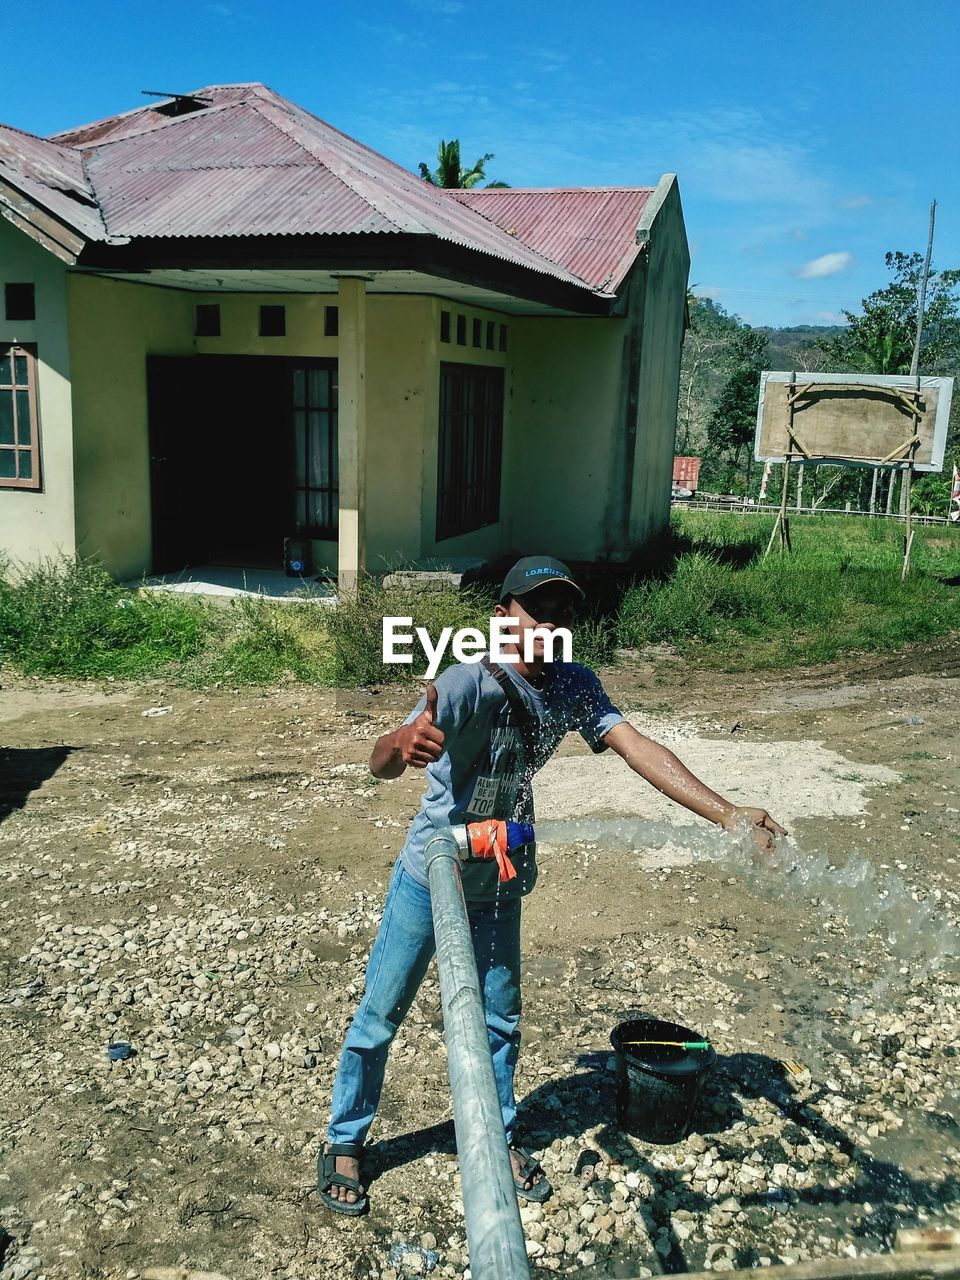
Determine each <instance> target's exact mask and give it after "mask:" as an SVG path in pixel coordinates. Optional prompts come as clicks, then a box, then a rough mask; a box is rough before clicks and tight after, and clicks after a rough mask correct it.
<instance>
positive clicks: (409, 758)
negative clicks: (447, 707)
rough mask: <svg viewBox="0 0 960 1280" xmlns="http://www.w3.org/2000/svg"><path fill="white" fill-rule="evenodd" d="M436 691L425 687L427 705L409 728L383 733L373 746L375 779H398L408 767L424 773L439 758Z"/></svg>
mask: <svg viewBox="0 0 960 1280" xmlns="http://www.w3.org/2000/svg"><path fill="white" fill-rule="evenodd" d="M436 720H437V687H436V685H434V684H430V685H428V686H427V705H426V706H425V707H424V709H423V710H422V711H421V712H420V714H419V715H418V716H417V718H416V720H413V721H411V722H410V724H402V725H401V726H400V728H399V729H394V730H393V732H392V733H385V734H383V736H382V737H379V738H378V739H377V740H376V742H375V743H374V745H373V751H372V752H371V753H370V772H371V773H372V774H373V776H374V777H375V778H399V777H400V775H401V773H403V771H404V769H406V767H407V765H408V764H412V765H413V767H414V768H415V769H425V768H426V767H427V765H428V764H430V763H431V762H432V761H434V760H439V759H440V757H441V756H442V755H443V744H444V740H445V735H444V733H443V730H442V729H438V728H437V725H436Z"/></svg>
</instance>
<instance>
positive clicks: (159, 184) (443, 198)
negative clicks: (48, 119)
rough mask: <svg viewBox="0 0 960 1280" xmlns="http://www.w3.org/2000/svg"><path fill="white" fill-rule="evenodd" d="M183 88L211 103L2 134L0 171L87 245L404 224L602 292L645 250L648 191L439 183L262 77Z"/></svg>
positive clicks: (370, 229) (391, 229) (611, 289)
mask: <svg viewBox="0 0 960 1280" xmlns="http://www.w3.org/2000/svg"><path fill="white" fill-rule="evenodd" d="M191 96H193V97H196V98H199V99H203V100H204V101H205V102H206V103H207V104H208V105H206V106H205V107H203V108H202V109H200V110H195V111H190V112H188V113H185V114H182V115H176V116H171V115H169V114H167V113H165V111H164V110H163V106H164V104H162V103H161V104H157V103H151V104H149V105H147V106H144V107H140V108H138V109H137V110H135V111H129V112H125V113H124V114H122V115H118V116H111V117H110V118H108V119H106V120H100V121H96V122H94V123H93V124H89V125H84V126H82V127H80V128H77V129H71V130H67V131H65V132H63V133H60V134H57V135H56V136H55V137H54V138H53V139H41V138H34V137H33V136H32V135H29V134H19V133H18V132H17V131H15V130H3V129H0V165H3V166H4V167H2V168H0V176H2V175H5V174H7V173H9V174H10V175H11V176H10V180H11V181H12V182H14V183H15V185H16V184H19V185H23V187H24V190H26V189H27V185H26V184H29V185H30V187H31V190H30V191H29V192H28V194H30V195H31V198H35V199H38V198H39V199H40V201H41V203H44V204H45V206H46V207H47V208H49V209H50V210H51V211H52V212H55V213H56V214H57V215H58V216H60V217H62V218H64V220H65V221H68V222H70V223H71V225H73V226H75V227H76V229H77V230H79V231H81V234H83V235H84V236H85V237H86V238H88V239H94V240H97V239H99V240H137V239H141V238H151V237H164V238H176V237H184V238H187V237H190V238H193V237H221V236H280V235H311V234H316V235H342V234H361V233H366V234H369V233H380V234H385V235H390V234H399V233H406V234H413V235H422V236H424V237H435V238H437V239H440V240H446V241H451V242H453V243H455V244H458V245H463V246H466V247H467V248H470V249H473V250H475V251H477V252H479V253H482V254H486V255H490V256H492V257H495V258H499V259H501V260H503V261H506V262H509V263H512V264H514V265H517V266H520V267H524V268H526V269H528V270H531V271H535V272H537V273H539V274H541V275H546V276H550V277H552V278H553V279H556V280H559V281H563V282H564V283H566V284H569V285H573V286H576V287H579V288H582V289H586V290H589V291H590V292H593V293H596V294H601V295H606V296H609V295H612V294H613V293H615V291H616V286H617V284H618V283H619V282H620V281H621V280H622V279H623V277H624V276H625V275H626V273H627V271H628V270H629V267H630V265H631V263H632V262H633V260H634V258H635V257H636V254H637V252H638V249H637V244H636V227H637V223H638V221H639V218H640V214H641V212H642V210H643V207H644V204H645V203H646V201H647V199H648V197H649V195H650V191H651V190H652V188H647V187H644V188H603V189H576V188H573V189H568V190H544V191H532V190H516V189H506V190H497V189H494V190H490V189H486V190H482V191H469V192H465V191H444V190H441V189H438V188H436V187H432V186H430V185H429V184H428V183H425V182H423V181H421V180H420V179H419V178H418V177H416V175H414V174H413V173H411V172H409V171H408V170H406V169H404V168H402V167H401V166H400V165H397V164H394V163H393V161H391V160H388V159H387V158H386V157H384V156H381V155H379V154H378V153H377V152H375V151H372V150H371V149H370V148H369V147H365V146H364V145H363V144H362V143H360V142H357V141H356V139H354V138H350V137H348V136H347V135H346V134H344V133H341V132H340V131H339V130H338V129H334V128H333V127H332V126H331V125H329V124H326V123H325V122H324V121H322V120H320V119H318V118H317V117H316V116H313V115H311V114H310V113H309V112H307V111H304V110H303V109H302V108H300V107H298V106H296V105H295V104H294V103H292V102H289V101H287V100H286V99H284V98H281V97H280V96H279V95H278V94H276V93H274V92H273V91H272V90H270V89H268V88H266V86H264V85H260V84H249V85H214V86H210V87H208V88H205V89H198V90H196V91H195V92H194V94H193V95H191ZM8 135H9V137H8ZM65 186H66V187H69V188H70V191H71V194H66V195H65V194H64V191H63V188H64V187H65ZM44 193H46V195H45V196H44ZM83 201H86V202H87V203H86V205H84V204H83ZM92 202H95V205H96V207H95V208H94V207H91V203H92ZM71 215H72V216H71ZM81 223H82V225H81Z"/></svg>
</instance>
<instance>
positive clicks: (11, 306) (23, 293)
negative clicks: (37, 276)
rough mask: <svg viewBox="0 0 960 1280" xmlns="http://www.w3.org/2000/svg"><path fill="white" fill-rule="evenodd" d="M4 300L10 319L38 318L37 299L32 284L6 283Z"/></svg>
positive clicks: (5, 309)
mask: <svg viewBox="0 0 960 1280" xmlns="http://www.w3.org/2000/svg"><path fill="white" fill-rule="evenodd" d="M3 302H4V312H5V314H6V317H7V319H8V320H36V318H37V300H36V296H35V291H34V287H33V285H32V284H5V285H4V286H3Z"/></svg>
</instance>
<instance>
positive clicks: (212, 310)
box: [193, 302, 220, 338]
mask: <svg viewBox="0 0 960 1280" xmlns="http://www.w3.org/2000/svg"><path fill="white" fill-rule="evenodd" d="M193 332H194V334H195V336H196V337H198V338H219V337H220V303H219V302H198V303H197V318H196V324H195V326H194V330H193Z"/></svg>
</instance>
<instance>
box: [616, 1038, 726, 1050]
mask: <svg viewBox="0 0 960 1280" xmlns="http://www.w3.org/2000/svg"><path fill="white" fill-rule="evenodd" d="M621 1043H622V1044H629V1045H645V1044H662V1045H669V1046H670V1048H671V1049H709V1048H710V1041H709V1040H623V1041H621Z"/></svg>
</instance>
